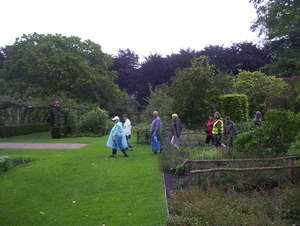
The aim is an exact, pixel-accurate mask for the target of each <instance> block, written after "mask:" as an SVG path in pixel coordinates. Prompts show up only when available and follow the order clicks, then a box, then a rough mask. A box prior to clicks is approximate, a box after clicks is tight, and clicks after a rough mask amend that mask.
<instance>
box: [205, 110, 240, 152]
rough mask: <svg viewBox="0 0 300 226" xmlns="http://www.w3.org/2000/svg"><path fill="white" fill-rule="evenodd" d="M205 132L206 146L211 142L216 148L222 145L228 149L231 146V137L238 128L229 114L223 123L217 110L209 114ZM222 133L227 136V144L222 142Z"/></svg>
mask: <svg viewBox="0 0 300 226" xmlns="http://www.w3.org/2000/svg"><path fill="white" fill-rule="evenodd" d="M205 132H206V134H207V135H206V140H205V143H206V146H207V147H208V146H209V143H210V142H211V143H212V144H213V145H214V146H215V147H216V148H218V147H219V146H221V145H222V146H223V147H226V148H228V149H230V148H232V147H233V137H234V136H236V135H237V133H238V130H237V127H236V124H235V123H234V122H233V121H232V120H231V118H230V116H227V117H226V122H225V125H224V122H223V119H222V117H221V114H220V113H219V112H215V113H214V114H210V115H209V120H208V122H207V124H206V129H205ZM223 135H225V137H226V138H227V145H225V144H223V143H222V137H223Z"/></svg>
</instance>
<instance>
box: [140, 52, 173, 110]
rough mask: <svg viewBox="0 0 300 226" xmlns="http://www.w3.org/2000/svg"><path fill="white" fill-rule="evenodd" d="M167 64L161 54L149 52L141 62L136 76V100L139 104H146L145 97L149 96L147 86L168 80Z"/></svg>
mask: <svg viewBox="0 0 300 226" xmlns="http://www.w3.org/2000/svg"><path fill="white" fill-rule="evenodd" d="M169 65H170V64H169V62H168V61H167V60H166V58H164V57H162V55H159V54H151V55H149V56H148V57H146V61H145V62H143V63H142V65H141V68H140V69H139V76H138V78H137V84H138V85H137V88H138V92H137V100H138V102H139V103H140V104H142V105H146V104H147V102H146V100H145V98H146V97H149V96H150V91H149V86H152V87H156V86H157V85H161V84H163V83H165V82H169V81H170V73H168V70H169V69H170V67H169Z"/></svg>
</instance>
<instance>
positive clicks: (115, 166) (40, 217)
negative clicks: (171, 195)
mask: <svg viewBox="0 0 300 226" xmlns="http://www.w3.org/2000/svg"><path fill="white" fill-rule="evenodd" d="M106 141H107V136H105V137H100V138H99V137H94V138H63V139H52V138H51V137H50V134H49V133H39V134H32V135H26V136H19V137H12V138H5V139H1V140H0V142H24V143H26V142H28V143H30V142H35V143H39V142H41V143H51V142H73V143H76V142H82V143H89V145H87V146H85V147H82V148H79V149H29V150H28V149H26V150H25V149H0V156H4V155H7V156H9V157H24V158H27V157H32V158H34V159H36V161H34V162H31V163H29V164H26V165H19V166H18V167H16V168H14V169H12V170H10V171H8V172H5V173H1V174H0V213H1V214H0V225H1V226H5V225H9V226H10V225H30V226H32V225H89V226H93V225H100V226H102V225H105V226H118V225H122V226H124V225H133V226H134V225H151V226H155V225H164V224H165V216H166V202H165V196H164V189H163V183H162V172H161V170H160V169H159V167H158V156H157V155H152V154H151V147H150V146H149V145H137V144H136V139H135V137H133V138H131V139H130V142H131V143H132V144H133V145H134V149H133V151H129V152H128V154H129V158H124V157H123V154H122V153H121V151H118V154H117V156H116V157H114V158H108V155H109V154H111V149H110V148H108V147H106Z"/></svg>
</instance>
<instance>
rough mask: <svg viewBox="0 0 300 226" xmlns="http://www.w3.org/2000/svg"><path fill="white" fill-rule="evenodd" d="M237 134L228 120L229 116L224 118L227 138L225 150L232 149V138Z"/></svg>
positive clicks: (235, 128)
mask: <svg viewBox="0 0 300 226" xmlns="http://www.w3.org/2000/svg"><path fill="white" fill-rule="evenodd" d="M237 134H238V130H237V127H236V124H235V123H234V122H233V121H232V120H231V119H230V116H227V117H226V123H225V136H226V138H227V147H226V148H227V149H231V148H233V137H235V136H236V135H237Z"/></svg>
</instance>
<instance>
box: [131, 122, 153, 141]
mask: <svg viewBox="0 0 300 226" xmlns="http://www.w3.org/2000/svg"><path fill="white" fill-rule="evenodd" d="M150 128H151V125H150V124H149V123H140V124H138V125H137V126H135V127H133V128H132V132H134V133H136V137H137V143H138V144H150Z"/></svg>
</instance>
